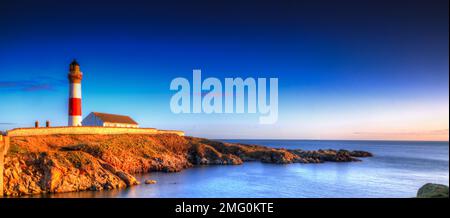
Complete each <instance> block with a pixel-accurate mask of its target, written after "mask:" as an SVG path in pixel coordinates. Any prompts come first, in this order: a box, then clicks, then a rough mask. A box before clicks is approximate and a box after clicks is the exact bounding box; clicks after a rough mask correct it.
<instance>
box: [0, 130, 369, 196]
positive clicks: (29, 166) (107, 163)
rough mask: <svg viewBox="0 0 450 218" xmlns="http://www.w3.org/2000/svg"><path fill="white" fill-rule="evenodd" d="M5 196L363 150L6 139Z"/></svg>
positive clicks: (138, 139) (171, 138)
mask: <svg viewBox="0 0 450 218" xmlns="http://www.w3.org/2000/svg"><path fill="white" fill-rule="evenodd" d="M10 146H11V147H10V150H9V152H8V154H7V155H6V156H5V173H4V182H5V190H4V194H5V195H7V196H20V195H28V194H41V193H60V192H74V191H83V190H97V191H98V190H110V189H121V188H125V187H130V186H134V185H138V184H139V183H140V182H139V181H137V180H136V178H135V177H134V176H133V175H134V174H135V173H151V172H154V171H163V172H178V171H181V170H183V169H186V168H191V167H193V166H195V165H238V164H243V163H244V162H248V161H259V162H262V163H271V164H290V163H305V164H306V163H323V162H329V161H331V162H352V161H360V159H359V158H361V157H370V156H372V154H371V153H369V152H365V151H347V150H331V149H326V150H325V149H319V150H317V151H306V150H300V149H283V148H270V147H267V146H259V145H245V144H240V143H226V142H220V141H213V140H208V139H202V138H195V137H188V136H179V135H174V134H161V135H137V134H133V135H128V134H124V135H50V136H18V137H12V138H11V145H10Z"/></svg>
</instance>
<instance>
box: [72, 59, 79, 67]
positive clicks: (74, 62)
mask: <svg viewBox="0 0 450 218" xmlns="http://www.w3.org/2000/svg"><path fill="white" fill-rule="evenodd" d="M70 65H74V66H75V65H76V66H80V64H79V63H78V61H77V59H73V60H72V63H70Z"/></svg>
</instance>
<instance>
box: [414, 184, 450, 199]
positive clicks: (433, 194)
mask: <svg viewBox="0 0 450 218" xmlns="http://www.w3.org/2000/svg"><path fill="white" fill-rule="evenodd" d="M417 197H418V198H448V186H446V185H441V184H433V183H427V184H425V185H423V186H422V187H421V188H420V189H419V190H418V191H417Z"/></svg>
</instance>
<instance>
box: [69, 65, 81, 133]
mask: <svg viewBox="0 0 450 218" xmlns="http://www.w3.org/2000/svg"><path fill="white" fill-rule="evenodd" d="M82 77H83V73H82V72H81V71H80V65H79V64H78V62H77V61H76V60H75V59H74V60H73V61H72V63H70V67H69V74H68V78H69V123H68V125H69V126H81V79H82Z"/></svg>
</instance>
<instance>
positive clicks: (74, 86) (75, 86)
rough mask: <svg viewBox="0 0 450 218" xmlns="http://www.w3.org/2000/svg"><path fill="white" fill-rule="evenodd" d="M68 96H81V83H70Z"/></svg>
mask: <svg viewBox="0 0 450 218" xmlns="http://www.w3.org/2000/svg"><path fill="white" fill-rule="evenodd" d="M69 97H70V98H81V83H70V94H69Z"/></svg>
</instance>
